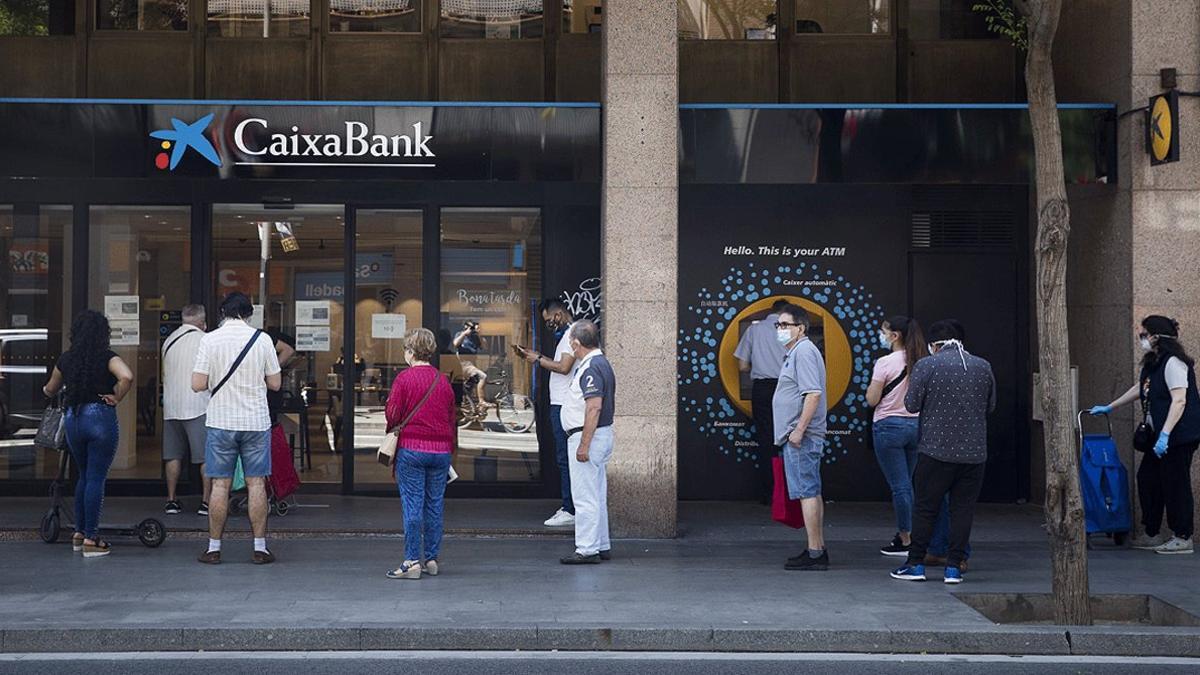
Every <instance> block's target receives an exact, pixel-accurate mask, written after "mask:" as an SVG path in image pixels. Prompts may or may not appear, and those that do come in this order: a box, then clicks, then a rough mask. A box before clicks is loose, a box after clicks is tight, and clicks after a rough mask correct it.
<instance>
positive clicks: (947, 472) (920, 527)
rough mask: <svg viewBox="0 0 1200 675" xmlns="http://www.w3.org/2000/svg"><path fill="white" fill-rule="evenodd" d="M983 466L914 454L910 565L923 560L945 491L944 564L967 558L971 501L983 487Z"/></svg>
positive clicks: (958, 563)
mask: <svg viewBox="0 0 1200 675" xmlns="http://www.w3.org/2000/svg"><path fill="white" fill-rule="evenodd" d="M983 469H984V464H982V463H980V464H955V463H954V462H943V461H941V460H939V459H934V458H932V457H930V456H929V455H924V454H922V455H918V456H917V468H916V471H915V472H914V473H913V490H914V492H915V493H916V501H915V503H914V504H913V531H912V546H911V547H909V549H908V563H909V564H910V565H913V564H920V563H923V562H924V561H925V553H926V552H927V551H928V549H929V541H930V539H932V538H933V526H934V523H935V522H936V521H937V517H938V511H940V510H941V508H942V499H943V498H944V497H945V496H946V495H947V494H948V495H950V548H949V551H947V554H946V565H947V566H948V567H958V566H959V565H960V564H962V561H964V560H966V559H967V546H968V545H969V544H970V542H971V521H972V520H974V518H975V502H976V501H977V500H978V499H979V490H980V489H981V488H982V487H983Z"/></svg>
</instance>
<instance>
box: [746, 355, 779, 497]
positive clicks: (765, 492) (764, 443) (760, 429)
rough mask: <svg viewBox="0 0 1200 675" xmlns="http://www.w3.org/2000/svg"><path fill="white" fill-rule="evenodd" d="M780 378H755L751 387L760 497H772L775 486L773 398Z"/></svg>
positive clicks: (757, 482)
mask: <svg viewBox="0 0 1200 675" xmlns="http://www.w3.org/2000/svg"><path fill="white" fill-rule="evenodd" d="M778 384H779V380H766V379H759V380H754V384H753V385H752V387H751V388H750V410H751V412H752V413H753V414H754V439H755V440H756V441H758V470H757V473H758V475H757V480H756V481H755V483H756V486H757V489H758V496H759V498H760V499H766V500H768V501H769V500H770V499H771V489H772V487H774V485H773V484H774V479H773V474H772V473H771V471H772V469H771V458H772V457H773V456H774V455H775V452H776V450H777V448H776V447H775V414H774V412H773V409H772V408H771V400H772V399H774V398H775V387H776V385H778Z"/></svg>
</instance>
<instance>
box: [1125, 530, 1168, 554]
mask: <svg viewBox="0 0 1200 675" xmlns="http://www.w3.org/2000/svg"><path fill="white" fill-rule="evenodd" d="M1168 539H1170V537H1168V536H1167V534H1166V533H1165V532H1159V533H1158V534H1156V535H1154V536H1153V537H1147V536H1146V535H1145V533H1143V534H1140V535H1138V537H1137V538H1136V539H1134V540H1133V543H1132V544H1131V546H1133V548H1136V549H1138V550H1139V551H1153V550H1155V549H1157V548H1158V547H1159V546H1162V545H1163V544H1165V543H1167V540H1168Z"/></svg>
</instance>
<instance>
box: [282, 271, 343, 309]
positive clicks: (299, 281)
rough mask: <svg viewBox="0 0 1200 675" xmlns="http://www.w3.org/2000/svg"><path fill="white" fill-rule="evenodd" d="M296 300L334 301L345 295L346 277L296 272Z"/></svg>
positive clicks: (326, 273) (335, 274)
mask: <svg viewBox="0 0 1200 675" xmlns="http://www.w3.org/2000/svg"><path fill="white" fill-rule="evenodd" d="M294 279H295V284H296V289H295V291H296V300H297V301H300V300H335V301H337V302H341V300H342V298H343V297H344V296H345V295H346V277H345V275H344V274H342V271H341V270H338V271H335V272H296V276H295V277H294Z"/></svg>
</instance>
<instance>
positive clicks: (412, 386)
mask: <svg viewBox="0 0 1200 675" xmlns="http://www.w3.org/2000/svg"><path fill="white" fill-rule="evenodd" d="M436 353H437V340H436V339H435V338H434V337H433V333H431V332H430V331H428V330H426V329H424V328H420V329H417V330H415V331H412V332H410V333H409V334H408V335H407V336H406V337H405V338H404V360H405V361H407V362H408V365H409V367H408V368H407V369H406V370H404V371H403V372H401V373H400V374H399V375H397V376H396V380H395V382H393V383H392V391H391V393H390V394H389V395H388V402H387V428H388V430H389V433H395V432H396V431H397V427H399V426H400V425H401V424H402V423H404V421H405V420H406V419H407V420H408V423H407V424H405V425H404V428H403V429H400V430H399V435H400V436H399V440H398V442H397V443H396V461H395V464H394V465H393V467H392V470H393V471H394V472H395V474H396V483H397V484H398V485H399V487H400V502H401V504H402V506H403V507H404V562H402V563H401V564H400V567H398V568H396V569H394V570H391V571H389V572H388V573H387V576H388V578H389V579H420V578H421V573H422V572H425V573H428V574H430V575H434V576H436V575H437V573H438V563H437V557H438V549H440V548H441V545H442V503H443V498H444V497H445V494H446V480H447V477H448V475H449V472H450V462H451V460H452V459H453V453H454V446H455V443H456V441H457V434H458V426H457V425H456V424H455V417H456V415H457V410H456V409H455V405H454V390H453V389H451V387H450V383H449V382H448V381H447V380H446V378H445V377H442V374H441V373H440V372H438V369H437V368H434V367H433V366H432V365H430V361H432V360H433V358H434V356H435V354H436ZM422 539H424V554H425V555H424V563H422V562H421V561H422V557H421V554H422V546H421V544H422Z"/></svg>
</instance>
